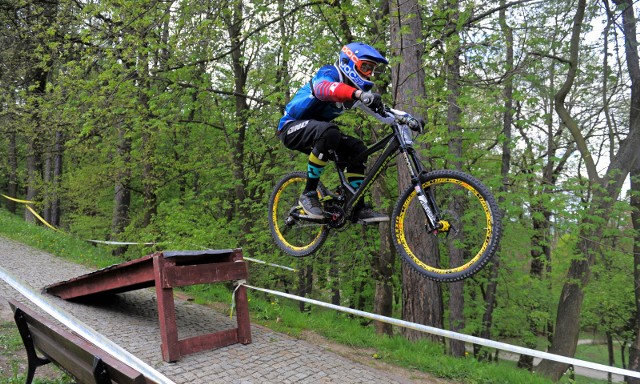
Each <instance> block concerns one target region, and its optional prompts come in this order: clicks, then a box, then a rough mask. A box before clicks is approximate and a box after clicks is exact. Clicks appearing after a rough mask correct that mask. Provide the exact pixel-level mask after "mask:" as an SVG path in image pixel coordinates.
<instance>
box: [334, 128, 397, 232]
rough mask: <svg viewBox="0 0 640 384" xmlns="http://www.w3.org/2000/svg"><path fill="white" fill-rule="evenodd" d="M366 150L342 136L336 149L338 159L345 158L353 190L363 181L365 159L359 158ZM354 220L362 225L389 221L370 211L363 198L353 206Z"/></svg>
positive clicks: (359, 143) (362, 145) (356, 141)
mask: <svg viewBox="0 0 640 384" xmlns="http://www.w3.org/2000/svg"><path fill="white" fill-rule="evenodd" d="M366 150H367V146H366V145H365V144H364V143H363V142H362V140H359V139H357V138H355V137H351V136H347V135H342V139H341V140H340V145H339V147H338V150H337V152H338V157H339V158H346V159H347V161H348V164H347V172H346V176H347V180H348V181H349V184H351V186H352V187H353V188H354V189H358V188H360V186H361V185H362V180H364V172H365V169H366V161H367V159H366V157H359V155H361V154H362V153H364V151H366ZM354 212H355V215H354V218H355V219H356V220H358V221H360V222H363V223H379V222H382V221H389V217H388V216H387V215H385V214H382V213H378V212H376V211H374V210H373V209H371V207H369V206H367V205H365V203H364V198H361V199H360V200H358V202H357V203H356V205H355V206H354Z"/></svg>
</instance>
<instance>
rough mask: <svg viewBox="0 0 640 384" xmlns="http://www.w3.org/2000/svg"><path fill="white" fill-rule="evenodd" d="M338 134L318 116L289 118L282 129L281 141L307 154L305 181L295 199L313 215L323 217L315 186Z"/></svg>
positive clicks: (333, 126) (335, 127)
mask: <svg viewBox="0 0 640 384" xmlns="http://www.w3.org/2000/svg"><path fill="white" fill-rule="evenodd" d="M340 136H341V135H340V130H339V129H338V127H337V126H336V125H335V124H332V123H329V122H324V121H317V120H297V121H292V122H290V123H288V124H287V125H285V126H284V128H283V132H282V133H281V139H282V142H283V143H284V145H285V146H286V147H287V148H289V149H294V150H297V151H301V152H304V153H307V154H309V158H308V161H307V182H306V185H305V189H304V192H303V193H302V195H301V196H300V198H299V200H298V203H299V204H300V205H301V206H302V208H303V209H304V211H305V213H306V214H307V215H308V216H310V217H312V218H317V219H321V218H323V210H322V205H321V204H320V201H319V199H318V195H317V193H316V188H317V187H318V183H319V182H320V176H321V175H322V173H323V172H324V167H325V165H326V164H327V162H328V160H329V151H330V150H335V148H336V147H337V145H338V143H339V141H340Z"/></svg>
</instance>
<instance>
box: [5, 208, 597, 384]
mask: <svg viewBox="0 0 640 384" xmlns="http://www.w3.org/2000/svg"><path fill="white" fill-rule="evenodd" d="M0 236H4V237H6V238H10V239H13V240H16V241H19V242H21V243H23V244H27V245H30V246H32V247H34V248H38V249H41V250H43V251H46V252H48V253H51V254H54V255H57V256H59V257H62V258H64V259H66V260H69V261H72V262H75V263H79V264H83V265H86V266H89V267H92V268H103V267H106V266H109V265H112V264H115V263H118V262H121V261H122V260H121V259H117V258H115V257H113V256H111V255H110V253H109V252H108V251H107V250H105V249H103V248H99V247H94V246H92V245H90V244H88V243H87V242H85V241H82V240H80V239H77V238H75V237H74V236H72V235H69V234H64V233H61V232H55V231H52V230H50V229H47V228H43V227H41V226H36V225H32V224H28V223H25V222H24V221H23V220H22V219H21V218H19V217H16V216H13V215H11V214H9V213H8V212H7V211H5V210H3V209H0ZM184 291H185V293H186V294H188V295H189V296H191V297H193V298H194V301H195V302H196V303H198V304H205V305H215V306H216V307H218V308H220V307H225V306H226V307H227V308H229V307H230V303H231V292H230V291H229V290H228V289H227V288H225V287H224V285H222V284H213V285H199V286H192V287H186V288H185V289H184ZM249 306H250V313H251V317H252V321H253V322H255V323H259V324H262V325H264V326H266V327H269V328H270V329H273V330H274V331H277V332H283V333H286V334H289V335H292V336H299V335H300V334H301V333H302V332H304V331H313V332H316V333H317V334H319V335H321V336H323V337H326V338H328V339H330V340H332V341H334V342H336V343H341V344H344V345H348V346H351V347H354V348H366V349H367V350H370V351H372V353H371V358H372V359H378V360H382V361H384V362H387V363H390V364H394V365H397V366H400V367H404V368H408V369H415V370H419V371H423V372H427V373H429V374H431V375H434V376H437V377H440V378H444V379H448V380H451V381H452V382H460V383H465V384H467V383H469V384H475V383H491V384H497V383H509V384H513V383H515V384H518V383H523V384H525V383H526V384H536V383H550V381H549V380H546V379H544V378H542V377H539V376H536V375H534V374H531V373H529V372H527V371H523V370H520V369H517V368H515V363H512V362H507V361H504V362H503V361H501V362H497V363H495V362H494V363H480V362H478V361H476V360H475V359H474V358H472V357H466V358H453V357H451V356H448V355H446V354H445V353H444V351H443V347H442V345H440V344H435V343H430V342H427V341H418V342H409V341H407V340H405V339H404V338H403V337H401V336H394V337H388V336H380V335H376V334H375V332H374V330H373V328H372V327H371V326H363V321H364V320H363V319H360V318H351V317H350V316H347V315H345V314H342V313H336V312H334V311H329V310H325V309H323V308H318V307H313V308H311V310H310V311H308V312H300V311H299V310H298V306H297V303H294V302H292V301H290V300H287V299H280V298H277V297H272V296H266V295H264V294H261V293H259V292H251V291H250V292H249ZM14 331H15V332H14V333H12V331H11V329H9V330H8V329H7V328H6V327H4V328H2V327H0V345H1V346H2V348H4V349H7V348H8V349H9V350H13V351H16V350H17V349H20V348H22V346H21V342H20V340H19V336H18V340H17V341H16V339H15V336H16V335H17V329H14ZM590 347H592V346H590ZM601 347H602V348H606V346H601ZM4 349H3V351H4ZM604 356H605V358H606V349H605V353H604ZM596 362H600V363H604V364H606V361H596ZM11 375H12V377H13V378H12V379H10V380H13V381H2V380H4V379H0V384H4V383H11V384H13V383H17V382H23V381H24V379H23V378H22V381H20V380H19V378H21V376H19V375H18V374H17V373H16V372H15V371H14V372H12V373H11ZM60 380H64V378H61V379H60ZM560 382H561V383H578V384H586V383H604V382H605V381H598V380H590V379H587V378H583V377H580V376H577V377H576V381H572V380H570V379H569V378H563V379H562V380H561V381H560ZM42 383H51V384H52V383H64V381H52V382H42Z"/></svg>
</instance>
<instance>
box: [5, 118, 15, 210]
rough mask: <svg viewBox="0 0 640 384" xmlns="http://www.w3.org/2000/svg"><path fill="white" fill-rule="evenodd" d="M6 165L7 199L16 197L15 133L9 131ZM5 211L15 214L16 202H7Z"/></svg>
mask: <svg viewBox="0 0 640 384" xmlns="http://www.w3.org/2000/svg"><path fill="white" fill-rule="evenodd" d="M7 157H8V159H7V163H8V165H9V170H8V173H9V175H8V179H9V180H8V182H9V184H8V186H7V195H8V196H9V197H13V198H16V197H18V152H17V147H16V132H15V130H14V129H11V130H10V132H9V146H8V148H7ZM7 209H8V210H9V212H11V213H16V202H15V201H12V200H7Z"/></svg>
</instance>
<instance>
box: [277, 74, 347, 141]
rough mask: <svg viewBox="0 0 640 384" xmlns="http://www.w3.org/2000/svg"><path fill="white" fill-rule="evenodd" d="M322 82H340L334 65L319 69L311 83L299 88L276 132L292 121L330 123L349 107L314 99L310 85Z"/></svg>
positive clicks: (339, 75)
mask: <svg viewBox="0 0 640 384" xmlns="http://www.w3.org/2000/svg"><path fill="white" fill-rule="evenodd" d="M322 81H328V82H330V83H333V82H342V76H341V74H340V71H339V70H338V68H336V67H335V66H334V65H325V66H323V67H322V68H320V70H318V73H316V75H315V76H314V77H313V79H311V82H308V83H306V84H305V85H304V86H303V87H302V88H300V89H299V90H298V92H296V94H295V96H293V99H291V101H290V102H289V104H287V106H286V108H285V113H284V116H283V117H282V119H280V124H279V125H278V132H279V131H280V130H282V127H283V126H284V125H285V124H286V123H288V122H290V121H294V120H308V119H313V120H320V121H331V120H333V119H335V118H336V117H338V116H340V115H341V114H342V113H343V112H344V111H345V110H346V109H348V108H349V107H350V106H347V105H344V103H336V102H328V101H322V100H319V99H318V98H317V97H315V96H314V94H313V91H312V88H311V83H313V84H319V83H320V82H322ZM351 104H352V103H351Z"/></svg>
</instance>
